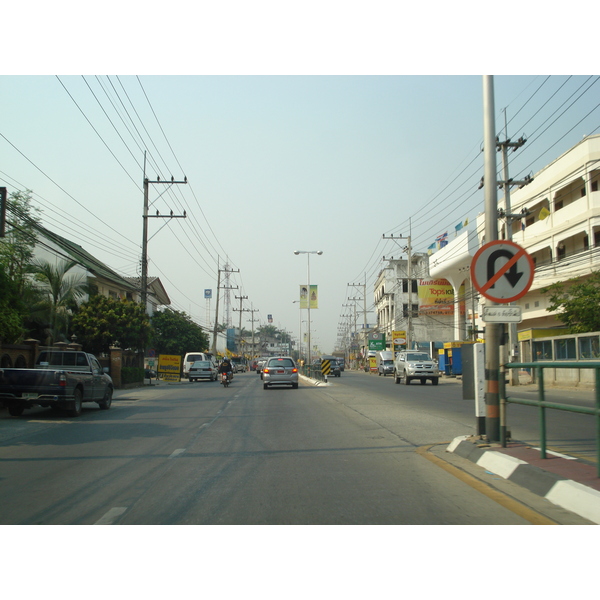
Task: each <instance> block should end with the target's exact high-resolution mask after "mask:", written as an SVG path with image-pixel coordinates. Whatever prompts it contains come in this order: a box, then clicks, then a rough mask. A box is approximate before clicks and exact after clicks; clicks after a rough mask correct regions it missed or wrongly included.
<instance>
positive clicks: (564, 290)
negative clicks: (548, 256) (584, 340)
mask: <svg viewBox="0 0 600 600" xmlns="http://www.w3.org/2000/svg"><path fill="white" fill-rule="evenodd" d="M542 293H544V294H549V295H550V298H549V299H550V306H548V308H547V310H548V311H549V312H554V311H558V314H557V315H556V317H557V318H558V319H559V320H560V321H562V322H563V323H564V324H565V325H566V326H567V327H568V328H569V332H570V333H588V332H591V331H600V311H598V306H600V272H595V273H592V275H590V276H589V277H588V278H587V279H585V280H583V281H581V280H577V279H570V280H569V281H566V282H558V283H553V284H552V285H550V286H548V287H547V288H545V289H543V290H542Z"/></svg>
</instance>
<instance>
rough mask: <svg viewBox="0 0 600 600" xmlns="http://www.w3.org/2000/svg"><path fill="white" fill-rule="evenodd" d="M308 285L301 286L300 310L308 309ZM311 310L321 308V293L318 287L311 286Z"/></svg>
mask: <svg viewBox="0 0 600 600" xmlns="http://www.w3.org/2000/svg"><path fill="white" fill-rule="evenodd" d="M308 302H309V293H308V285H301V286H300V308H308ZM310 308H311V310H312V309H313V308H319V292H318V289H317V286H316V285H312V284H311V286H310Z"/></svg>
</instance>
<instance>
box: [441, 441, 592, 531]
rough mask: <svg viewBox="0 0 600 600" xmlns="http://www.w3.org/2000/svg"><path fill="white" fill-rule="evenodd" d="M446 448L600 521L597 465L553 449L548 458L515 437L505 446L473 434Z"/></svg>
mask: <svg viewBox="0 0 600 600" xmlns="http://www.w3.org/2000/svg"><path fill="white" fill-rule="evenodd" d="M446 452H452V453H454V454H456V455H458V456H461V457H462V458H465V459H467V460H470V461H471V462H474V463H476V464H477V465H478V466H480V467H482V468H484V469H486V470H487V471H488V472H491V473H493V474H495V475H498V476H500V477H502V478H504V479H507V480H509V481H512V482H514V483H515V484H517V485H519V486H521V487H523V488H526V489H527V490H529V491H530V492H533V493H534V494H537V495H538V496H541V497H543V498H546V499H547V500H549V501H550V502H552V503H553V504H556V505H557V506H560V507H562V508H564V509H566V510H569V511H571V512H573V513H575V514H577V515H579V516H581V517H584V518H585V519H588V520H590V521H592V522H593V523H597V524H600V478H599V477H598V474H597V469H596V466H594V465H589V464H586V463H584V462H581V461H580V460H578V459H575V458H572V457H570V456H566V455H564V454H557V453H551V452H549V451H547V456H548V458H545V459H544V458H542V457H541V452H540V450H539V449H536V448H533V447H531V446H528V445H526V444H523V443H521V442H517V441H511V442H509V443H508V444H507V447H506V448H503V447H502V446H501V445H500V444H487V443H485V442H484V441H482V440H481V439H480V438H479V437H478V436H469V435H465V436H460V437H457V438H455V439H454V440H453V441H452V442H451V443H450V445H449V446H448V448H447V449H446Z"/></svg>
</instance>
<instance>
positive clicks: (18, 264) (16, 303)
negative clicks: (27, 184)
mask: <svg viewBox="0 0 600 600" xmlns="http://www.w3.org/2000/svg"><path fill="white" fill-rule="evenodd" d="M6 210H7V213H6V214H7V218H6V237H4V238H1V239H0V339H2V340H4V341H5V342H7V343H11V342H12V343H14V342H18V341H20V340H21V339H22V338H23V337H24V335H25V326H24V322H25V319H26V317H27V316H28V315H29V310H30V306H31V305H32V303H33V302H34V301H35V294H36V291H35V289H34V288H33V286H32V285H31V280H30V276H29V268H30V263H31V260H32V258H33V249H34V246H35V241H36V237H35V226H36V225H39V219H38V218H37V216H36V212H37V209H35V208H33V207H31V192H13V193H12V194H10V195H9V197H8V199H7V207H6Z"/></svg>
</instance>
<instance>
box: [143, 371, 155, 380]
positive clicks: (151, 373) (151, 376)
mask: <svg viewBox="0 0 600 600" xmlns="http://www.w3.org/2000/svg"><path fill="white" fill-rule="evenodd" d="M144 377H145V378H146V379H156V371H155V370H154V369H146V370H145V371H144Z"/></svg>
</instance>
